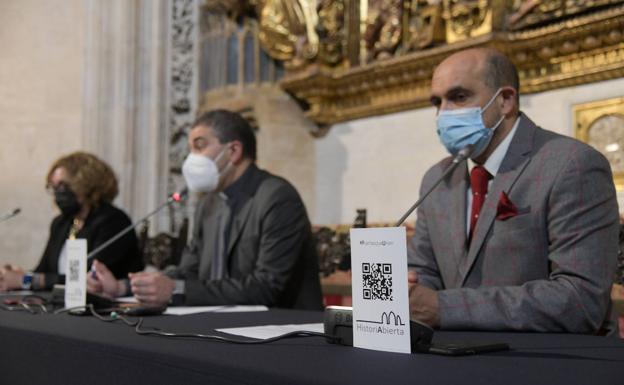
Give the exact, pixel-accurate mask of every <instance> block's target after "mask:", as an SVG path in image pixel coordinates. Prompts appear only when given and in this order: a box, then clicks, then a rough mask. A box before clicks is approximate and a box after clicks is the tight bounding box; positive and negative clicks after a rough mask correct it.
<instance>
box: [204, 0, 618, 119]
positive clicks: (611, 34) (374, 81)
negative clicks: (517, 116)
mask: <svg viewBox="0 0 624 385" xmlns="http://www.w3.org/2000/svg"><path fill="white" fill-rule="evenodd" d="M207 2H211V1H207ZM213 2H228V1H227V0H213ZM229 2H230V3H237V4H241V3H242V4H246V5H243V6H242V7H247V11H246V12H247V13H245V14H247V15H249V17H254V18H257V19H258V21H259V25H260V41H261V44H262V47H263V49H264V50H265V51H266V52H268V53H269V54H270V55H271V56H272V57H274V58H276V59H278V60H282V61H284V63H285V67H286V69H287V73H286V76H285V77H284V78H283V79H282V80H281V82H280V84H281V86H282V88H283V89H284V90H285V91H287V92H289V93H290V94H291V95H293V96H294V97H295V98H296V99H298V100H300V101H301V102H302V103H301V104H302V106H303V108H304V110H305V113H306V115H307V116H308V117H310V118H311V119H312V120H314V121H315V122H317V123H319V124H321V125H330V124H332V123H336V122H340V121H344V120H350V119H355V118H361V117H366V116H373V115H379V114H384V113H390V112H395V111H400V110H405V109H410V108H417V107H421V106H424V105H427V100H428V93H429V81H430V80H429V78H430V75H431V72H432V70H433V68H435V66H436V65H437V64H438V63H439V62H440V61H441V60H442V59H443V58H444V57H446V56H447V55H449V54H451V53H452V52H454V51H457V50H460V49H464V48H467V47H475V46H491V47H495V48H497V49H499V50H501V51H503V52H504V53H506V54H507V55H509V56H510V57H511V59H512V60H513V61H514V63H515V64H516V65H517V66H518V68H519V71H520V77H521V89H522V92H523V93H532V92H540V91H545V90H550V89H554V88H559V87H568V86H574V85H578V84H583V83H589V82H595V81H600V80H605V79H612V78H616V77H621V76H622V75H624V37H623V34H624V0H586V1H580V0H253V1H248V2H242V1H238V2H237V1H235V0H230V1H229ZM242 13H244V12H242ZM238 14H241V12H238Z"/></svg>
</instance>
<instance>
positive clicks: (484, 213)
mask: <svg viewBox="0 0 624 385" xmlns="http://www.w3.org/2000/svg"><path fill="white" fill-rule="evenodd" d="M519 119H521V120H520V123H519V125H518V129H517V130H516V134H515V136H514V138H513V139H512V141H511V144H510V146H509V149H508V150H507V154H506V155H505V158H504V159H503V162H502V164H501V166H500V168H499V170H498V174H497V175H496V177H495V178H494V180H493V182H492V187H491V188H490V191H489V192H488V195H487V197H486V198H485V202H484V204H483V208H482V209H481V213H480V217H479V220H478V221H477V227H476V228H475V232H474V235H473V239H472V241H471V242H470V248H469V249H468V255H467V257H466V259H465V260H464V261H463V263H461V264H460V265H459V274H460V285H463V284H464V282H465V281H466V278H467V277H468V273H469V272H470V269H471V268H472V265H473V264H474V262H475V260H476V259H477V255H478V254H479V251H480V250H481V248H482V246H483V242H484V241H485V239H486V237H487V234H488V232H489V231H490V228H491V227H492V224H493V223H494V219H495V218H496V208H497V206H498V201H499V199H500V195H501V192H503V191H504V192H505V193H507V194H509V193H510V192H511V189H512V187H513V185H514V183H515V181H516V180H517V179H518V177H519V176H520V175H521V174H522V171H524V169H525V167H526V165H527V164H528V163H529V160H530V159H531V157H530V153H531V151H532V149H533V136H534V133H535V129H536V126H535V124H533V122H532V121H531V120H530V119H529V118H527V117H526V116H525V115H524V114H521V115H520V118H519ZM465 191H466V190H464V192H465ZM464 199H465V198H464ZM464 207H465V206H464ZM465 216H466V214H465V212H464V215H463V217H464V218H465ZM463 234H464V236H465V234H466V232H465V231H464V233H463Z"/></svg>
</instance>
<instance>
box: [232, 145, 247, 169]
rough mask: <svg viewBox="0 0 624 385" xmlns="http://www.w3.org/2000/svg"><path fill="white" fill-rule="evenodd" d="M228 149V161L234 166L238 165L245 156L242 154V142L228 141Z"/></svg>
mask: <svg viewBox="0 0 624 385" xmlns="http://www.w3.org/2000/svg"><path fill="white" fill-rule="evenodd" d="M228 151H229V152H230V162H232V164H233V165H235V166H236V165H239V164H240V163H241V162H242V161H243V159H244V158H245V157H244V155H243V144H242V143H241V142H239V141H238V140H234V141H232V142H230V148H229V149H228Z"/></svg>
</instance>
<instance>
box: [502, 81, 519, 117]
mask: <svg viewBox="0 0 624 385" xmlns="http://www.w3.org/2000/svg"><path fill="white" fill-rule="evenodd" d="M517 94H518V92H517V91H516V90H515V89H514V88H513V87H509V86H507V87H503V88H502V89H501V95H502V97H503V105H502V106H501V112H502V113H503V115H505V116H507V115H509V114H510V113H511V112H513V111H515V110H516V108H517V104H518V102H517V100H516V95H517Z"/></svg>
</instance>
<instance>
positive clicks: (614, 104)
mask: <svg viewBox="0 0 624 385" xmlns="http://www.w3.org/2000/svg"><path fill="white" fill-rule="evenodd" d="M574 127H575V131H576V137H577V138H578V139H580V140H582V141H583V142H586V143H588V144H590V145H592V146H593V147H594V148H596V149H597V150H598V151H600V152H601V153H602V154H603V155H604V156H605V157H606V158H607V159H608V160H609V164H611V170H612V171H613V179H614V181H615V186H616V188H617V189H618V190H624V98H614V99H608V100H601V101H597V102H591V103H585V104H579V105H576V106H574Z"/></svg>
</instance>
